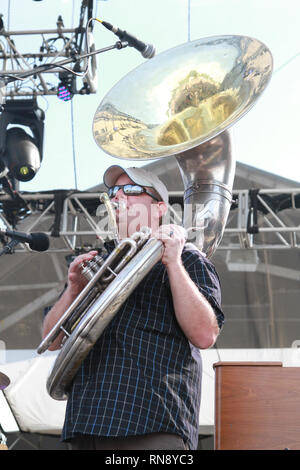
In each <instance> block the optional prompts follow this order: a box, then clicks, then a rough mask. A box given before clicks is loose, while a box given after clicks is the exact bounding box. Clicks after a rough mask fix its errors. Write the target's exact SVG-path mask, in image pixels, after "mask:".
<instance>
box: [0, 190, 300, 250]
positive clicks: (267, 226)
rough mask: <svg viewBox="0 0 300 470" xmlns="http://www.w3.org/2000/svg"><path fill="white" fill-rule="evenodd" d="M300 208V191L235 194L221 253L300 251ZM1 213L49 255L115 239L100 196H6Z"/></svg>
mask: <svg viewBox="0 0 300 470" xmlns="http://www.w3.org/2000/svg"><path fill="white" fill-rule="evenodd" d="M178 201H181V202H180V203H179V204H181V207H182V193H181V192H170V214H171V219H172V218H173V219H172V220H171V219H170V221H171V222H172V221H174V222H175V223H181V213H180V212H182V211H178ZM179 207H180V206H179ZM299 208H300V189H295V188H292V189H290V188H287V189H282V188H280V189H260V190H256V191H255V192H254V193H252V192H251V191H249V190H238V191H234V201H233V204H232V208H231V211H230V214H229V217H228V223H227V225H226V228H225V231H224V235H223V239H222V242H221V244H220V245H219V247H218V250H262V249H267V250H275V249H276V250H279V249H281V250H282V249H298V248H300V238H299V237H300V233H299V232H300V211H299ZM0 209H1V212H0V219H1V220H2V224H3V225H4V228H6V229H9V230H12V229H14V230H19V231H25V232H27V233H31V232H40V231H43V232H44V233H46V234H47V235H48V236H49V237H50V240H51V243H50V248H49V250H48V252H67V253H74V254H76V253H79V252H82V251H86V250H88V249H91V248H95V247H97V246H99V244H101V243H102V242H103V240H104V239H106V238H107V237H110V236H111V232H110V229H109V219H108V217H107V214H106V213H105V210H104V206H103V205H102V204H101V203H100V200H99V193H96V192H75V191H73V192H70V191H55V192H41V193H20V194H19V197H18V199H17V200H15V201H13V205H12V201H11V196H10V195H8V194H4V193H2V194H1V193H0ZM12 212H13V213H14V218H13V219H12V217H11V214H12ZM18 213H19V214H20V216H19V219H18ZM16 220H18V222H17V224H16ZM2 243H5V240H2ZM14 251H15V252H28V253H29V252H30V251H31V250H30V249H29V248H28V246H27V245H26V244H24V245H21V244H20V245H19V246H18V247H17V248H15V250H14Z"/></svg>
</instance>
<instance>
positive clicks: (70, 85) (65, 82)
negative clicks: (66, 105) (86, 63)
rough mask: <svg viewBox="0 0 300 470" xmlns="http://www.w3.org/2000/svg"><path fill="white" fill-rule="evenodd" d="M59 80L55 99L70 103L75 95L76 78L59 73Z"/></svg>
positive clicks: (67, 73)
mask: <svg viewBox="0 0 300 470" xmlns="http://www.w3.org/2000/svg"><path fill="white" fill-rule="evenodd" d="M59 79H60V83H59V85H58V87H57V97H58V98H59V99H60V100H62V101H70V100H71V99H72V98H73V96H74V94H75V93H76V76H75V75H73V74H72V73H69V72H61V73H60V74H59Z"/></svg>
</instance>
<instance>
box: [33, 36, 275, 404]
mask: <svg viewBox="0 0 300 470" xmlns="http://www.w3.org/2000/svg"><path fill="white" fill-rule="evenodd" d="M272 62H273V61H272V55H271V53H270V51H269V49H268V48H267V47H266V46H265V45H264V44H263V43H261V42H260V41H258V40H256V39H253V38H250V37H245V36H216V37H210V38H205V39H199V40H196V41H192V42H188V43H186V44H182V45H180V46H177V47H175V48H173V49H170V50H167V51H165V52H162V53H161V54H159V55H157V56H156V57H154V58H153V59H151V60H148V61H147V62H145V63H143V64H142V65H140V66H139V67H137V68H136V69H134V70H133V71H132V72H130V73H129V74H128V75H126V76H125V77H124V78H123V79H121V80H120V81H119V82H118V83H117V84H116V85H115V86H114V87H113V88H112V89H111V90H110V91H109V92H108V93H107V95H106V96H105V97H104V99H103V100H102V102H101V103H100V105H99V106H98V108H97V110H96V113H95V117H94V121H93V134H94V138H95V141H96V143H97V144H98V146H99V147H100V148H101V149H102V150H104V151H105V152H106V153H107V154H109V155H111V156H112V157H116V158H119V159H123V160H135V161H143V160H146V161H147V160H154V159H162V158H164V157H169V156H175V158H176V160H177V163H178V166H179V169H180V172H181V175H182V179H183V184H184V221H183V225H184V227H185V228H186V230H187V234H188V240H190V241H192V242H193V243H194V244H196V245H197V247H198V248H199V249H200V250H201V251H202V252H204V253H205V254H206V256H207V257H211V256H212V254H213V253H214V252H215V250H216V248H217V246H218V245H219V243H220V241H221V238H222V235H223V232H224V228H225V225H226V221H227V217H228V213H229V210H230V206H231V203H232V186H233V180H234V174H235V158H234V157H233V155H232V149H231V138H230V134H229V130H228V129H229V128H230V127H231V126H232V125H233V124H234V123H235V122H237V121H238V120H239V119H240V118H241V117H242V116H244V115H245V114H246V113H247V112H248V111H249V110H250V109H251V108H252V106H253V105H254V103H255V102H256V100H257V99H258V98H259V97H260V95H261V94H262V92H263V91H264V90H265V88H266V86H267V84H268V83H269V80H270V78H271V74H272V65H273V64H272ZM162 164H163V163H162ZM144 238H145V237H143V236H142V239H143V240H144ZM144 241H145V240H144ZM161 255H162V244H161V242H159V241H157V240H154V239H153V238H151V235H150V238H149V239H147V240H146V241H145V243H144V242H143V244H142V247H141V249H138V250H137V254H136V255H135V256H134V257H132V258H131V260H130V261H129V262H128V263H127V264H126V265H125V267H124V268H123V269H122V270H119V271H118V274H117V276H115V278H114V279H113V280H112V281H111V282H110V283H108V284H107V283H106V284H105V290H104V291H103V292H102V293H101V288H100V287H99V284H101V282H99V281H100V280H101V276H102V274H103V273H104V272H105V269H106V267H107V265H106V266H105V263H106V261H105V262H104V264H103V262H102V261H101V262H100V263H99V266H98V267H97V268H96V269H94V275H93V274H92V275H91V280H90V283H91V284H90V286H89V284H88V286H87V287H86V289H85V291H84V293H83V294H82V298H80V302H79V300H78V301H77V302H76V301H75V304H76V305H75V306H71V307H70V309H68V311H67V312H66V313H65V315H64V316H63V318H62V319H61V321H60V322H58V324H57V325H56V326H55V327H54V329H53V330H52V332H50V333H49V335H48V336H47V338H45V340H44V341H43V342H42V343H41V345H40V347H39V349H38V352H43V351H44V350H45V349H47V348H48V347H49V344H51V341H53V339H54V337H56V336H57V334H58V333H59V332H61V331H62V330H63V331H65V330H66V324H67V323H70V316H72V315H73V312H74V309H75V308H77V306H78V304H80V303H82V302H83V304H86V305H85V308H84V309H83V312H81V316H80V317H79V319H78V318H77V319H76V324H75V326H74V325H73V326H71V327H70V328H69V331H68V332H67V340H66V341H65V343H64V346H63V348H62V349H61V351H60V353H59V355H58V357H57V359H56V362H55V364H54V367H53V369H52V372H51V374H50V376H49V379H48V382H47V388H48V392H49V394H50V395H51V396H52V397H53V398H56V399H64V398H66V397H67V395H68V389H69V387H70V384H71V382H72V379H73V377H74V375H75V374H76V372H77V370H78V368H79V366H80V364H81V362H82V361H83V359H84V358H85V357H86V355H87V354H88V353H89V351H90V349H91V348H92V347H93V345H94V344H95V342H96V341H97V339H98V338H99V337H100V335H101V333H102V332H103V330H104V328H105V327H106V326H107V324H108V323H109V321H111V319H112V318H113V317H114V315H115V314H116V313H117V311H118V309H119V308H120V306H121V305H122V303H123V302H124V301H125V299H126V298H127V297H128V295H129V294H130V293H131V292H132V290H133V289H134V288H136V286H137V285H138V283H139V282H140V281H141V280H142V278H143V277H144V276H145V275H146V274H147V273H148V272H149V270H150V269H151V268H152V267H153V265H154V264H155V263H156V262H157V261H158V260H159V259H160V257H161ZM96 264H97V263H96ZM103 265H104V268H103ZM100 266H101V267H100ZM101 269H102V274H101V275H100V274H99V271H101ZM95 278H96V279H95ZM94 290H95V294H94V293H93V292H94ZM89 297H91V298H89Z"/></svg>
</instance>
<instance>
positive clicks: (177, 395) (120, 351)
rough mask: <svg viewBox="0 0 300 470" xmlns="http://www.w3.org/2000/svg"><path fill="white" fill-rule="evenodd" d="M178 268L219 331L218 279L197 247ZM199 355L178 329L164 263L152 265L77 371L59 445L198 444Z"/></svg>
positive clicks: (186, 251) (195, 446) (220, 313)
mask: <svg viewBox="0 0 300 470" xmlns="http://www.w3.org/2000/svg"><path fill="white" fill-rule="evenodd" d="M182 260H183V263H184V266H185V269H186V270H187V272H188V273H189V275H190V277H191V279H192V280H193V281H194V282H195V283H196V285H197V286H198V288H199V290H200V292H202V294H203V295H204V296H205V297H206V298H207V299H208V301H209V302H210V304H211V305H212V306H213V308H214V311H215V314H216V316H217V319H218V323H219V326H220V328H221V327H222V324H223V321H224V316H223V313H222V311H221V307H220V305H221V297H220V284H219V278H218V275H217V273H216V271H215V268H214V266H213V265H212V264H211V262H210V261H209V260H207V259H206V258H205V257H203V256H202V255H201V253H200V252H199V251H198V250H196V249H188V248H185V249H184V250H183V253H182ZM201 375H202V366H201V356H200V351H199V350H198V349H197V348H195V347H194V346H192V345H191V344H190V343H189V342H188V340H187V339H186V337H185V335H184V334H183V332H182V330H181V328H180V327H179V325H178V323H177V321H176V317H175V313H174V307H173V302H172V295H171V290H170V286H169V281H168V276H167V273H166V269H165V267H164V265H163V264H162V263H161V262H159V263H157V264H156V265H155V266H154V267H153V268H152V270H151V271H150V272H149V273H148V275H147V276H146V277H145V278H144V279H143V281H142V282H141V283H140V284H139V286H138V287H137V288H136V289H135V290H134V292H133V293H132V294H131V295H130V296H129V297H128V299H127V300H126V301H125V303H124V304H123V305H122V307H121V308H120V310H119V312H118V313H117V314H116V316H115V317H114V318H113V320H112V321H111V322H110V324H109V325H108V326H107V327H106V329H105V330H104V332H103V333H102V335H101V336H100V338H99V339H98V341H97V342H96V344H95V345H94V347H93V349H92V350H91V352H90V353H89V355H88V356H87V358H86V359H85V360H84V361H83V363H82V364H81V367H80V369H79V371H78V372H77V374H76V376H75V378H74V381H73V384H72V388H71V391H70V394H69V398H68V403H67V409H66V417H65V423H64V428H63V433H62V439H63V440H69V439H71V438H72V437H73V436H74V435H76V434H93V435H97V436H132V435H141V434H148V433H153V432H166V433H174V434H178V435H180V436H182V438H183V439H184V441H185V442H187V444H188V445H189V448H190V449H191V450H192V449H196V448H197V444H198V417H199V408H200V397H201Z"/></svg>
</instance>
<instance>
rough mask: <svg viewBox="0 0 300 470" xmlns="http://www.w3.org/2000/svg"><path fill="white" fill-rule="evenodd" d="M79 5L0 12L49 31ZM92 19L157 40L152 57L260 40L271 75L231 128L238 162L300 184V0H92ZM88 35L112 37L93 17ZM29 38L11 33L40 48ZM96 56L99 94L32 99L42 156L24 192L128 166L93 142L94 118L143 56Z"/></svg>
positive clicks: (68, 22)
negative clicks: (41, 126) (223, 38)
mask: <svg viewBox="0 0 300 470" xmlns="http://www.w3.org/2000/svg"><path fill="white" fill-rule="evenodd" d="M80 6H81V0H41V1H34V0H22V1H20V0H0V13H2V14H3V21H4V25H5V29H6V30H9V31H16V30H41V29H55V28H56V21H57V18H58V16H59V15H61V16H62V18H63V20H64V26H65V28H71V27H76V26H77V25H78V22H79V13H80ZM94 16H95V17H97V18H99V19H102V20H105V21H108V22H109V23H111V24H113V25H115V26H118V27H119V28H120V29H123V30H127V31H129V32H131V33H132V34H134V35H135V36H136V37H138V38H139V39H141V40H143V41H144V42H146V43H151V44H153V45H154V46H155V48H156V54H159V53H161V52H163V51H166V50H168V49H170V48H173V47H176V46H178V45H180V44H183V43H185V42H188V41H193V40H196V39H200V38H205V37H210V36H219V35H242V36H250V37H253V38H256V39H258V40H260V41H261V42H263V43H264V44H266V45H267V47H268V48H269V49H270V51H271V53H272V55H273V59H274V71H273V76H272V79H271V82H270V83H269V85H268V87H267V89H266V90H265V92H264V93H263V95H262V96H261V97H260V99H259V100H258V101H257V103H256V104H255V106H254V107H253V108H252V109H251V110H250V112H249V113H248V114H247V115H246V116H244V117H243V118H242V119H241V120H240V121H239V122H237V123H236V124H235V125H234V126H233V128H232V136H233V147H234V151H235V156H236V159H237V161H239V162H242V163H245V164H247V165H251V166H254V167H256V168H259V169H262V170H265V171H268V172H271V173H274V174H277V175H280V176H282V177H285V178H289V179H291V180H294V181H297V182H300V163H299V157H300V152H299V144H298V140H299V109H300V89H299V77H300V73H299V72H300V34H299V18H300V2H299V1H298V0H285V1H283V0H248V1H246V0H152V1H151V2H148V1H146V0H98V1H96V0H94ZM93 35H94V41H95V48H96V49H101V48H103V47H106V46H110V45H112V44H114V43H115V42H116V40H117V37H116V36H115V35H114V34H112V33H111V32H110V31H108V30H106V29H105V28H104V27H103V26H102V25H101V24H100V23H99V22H95V23H94V31H93ZM0 40H2V38H1V37H0ZM31 41H33V40H32V39H30V38H28V37H26V38H25V37H24V36H19V37H15V43H16V46H17V48H19V49H20V50H21V51H22V52H33V51H34V50H36V51H37V50H38V48H37V47H36V44H38V47H39V45H40V42H41V41H40V39H39V40H38V42H37V43H36V42H35V43H33V42H31ZM26 48H27V50H26ZM96 57H97V58H96V61H97V92H96V93H95V94H91V95H83V96H82V95H75V96H74V98H73V100H72V102H67V103H64V102H61V101H60V100H58V98H57V97H56V96H47V97H39V98H38V104H39V106H40V107H41V108H42V109H43V110H44V111H45V116H46V117H45V131H44V150H43V161H42V165H41V168H40V170H39V172H38V173H37V175H36V176H35V178H34V179H33V180H31V181H30V182H27V183H21V184H20V190H21V191H29V192H39V191H49V190H54V189H78V190H80V191H82V190H86V189H88V188H90V187H93V186H95V185H97V184H99V183H100V182H102V176H103V173H104V171H105V169H106V168H107V167H108V166H110V165H113V164H121V165H123V166H125V167H129V166H132V165H133V162H132V161H124V160H119V159H116V158H113V157H111V156H109V155H107V154H105V153H104V152H103V151H102V150H101V149H100V148H99V147H98V146H97V145H96V143H95V141H94V138H93V133H92V123H93V118H94V115H95V112H96V109H97V107H98V105H99V103H100V102H101V101H102V99H103V98H104V97H105V95H106V94H107V93H108V92H109V91H110V90H111V88H112V87H113V86H114V85H115V84H116V83H117V82H118V81H119V80H121V79H122V78H123V77H124V76H125V75H126V74H127V73H129V72H130V71H132V70H133V69H134V68H135V67H137V66H139V65H140V64H142V63H144V62H145V60H147V59H144V58H143V57H142V56H141V54H140V53H139V52H138V51H136V50H135V49H133V48H125V49H123V50H120V51H118V50H112V51H109V52H105V53H103V54H98V55H97V56H96ZM60 60H61V59H60ZM0 66H1V68H2V64H0ZM78 83H79V84H80V82H78ZM146 163H149V161H147V162H134V165H136V166H139V165H144V164H146Z"/></svg>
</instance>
